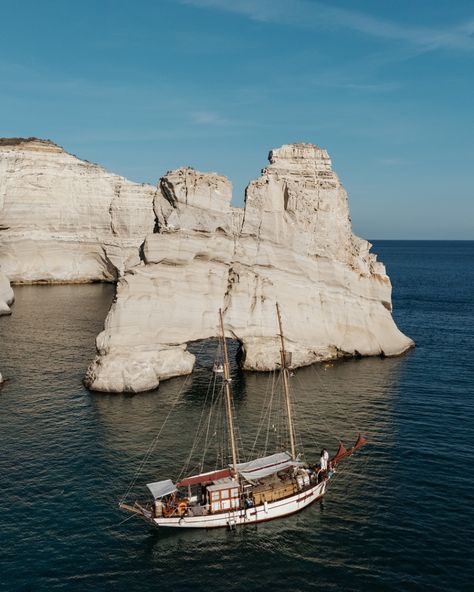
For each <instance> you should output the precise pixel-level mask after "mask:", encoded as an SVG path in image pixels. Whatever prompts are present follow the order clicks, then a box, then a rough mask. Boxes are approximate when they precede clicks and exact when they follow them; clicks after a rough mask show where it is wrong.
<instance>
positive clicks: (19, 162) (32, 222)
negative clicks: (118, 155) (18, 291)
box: [0, 138, 157, 283]
mask: <svg viewBox="0 0 474 592" xmlns="http://www.w3.org/2000/svg"><path fill="white" fill-rule="evenodd" d="M156 194H157V190H156V187H152V186H151V185H144V184H139V183H132V182H131V181H128V180H127V179H125V178H124V177H120V176H118V175H114V174H112V173H109V172H107V171H106V170H105V169H103V168H102V167H100V166H97V165H94V164H91V163H89V162H86V161H83V160H80V159H79V158H76V157H75V156H73V155H71V154H68V153H67V152H65V151H64V150H63V149H62V148H60V147H59V146H57V145H56V144H54V143H52V142H50V141H47V140H38V139H35V138H29V139H26V140H24V139H21V138H10V139H9V138H4V139H2V140H1V141H0V268H1V269H2V270H3V272H4V273H5V274H6V275H8V277H9V278H10V281H11V282H12V283H20V282H22V283H25V282H26V283H28V282H88V281H100V280H103V281H115V280H116V279H117V277H118V276H119V275H121V274H122V273H123V272H124V271H125V270H126V269H128V268H129V267H132V266H134V265H136V264H137V263H138V262H139V260H140V258H139V250H140V245H141V244H142V242H143V240H144V237H145V236H146V235H147V234H148V233H150V232H153V228H154V225H155V215H154V211H153V201H154V198H155V196H156Z"/></svg>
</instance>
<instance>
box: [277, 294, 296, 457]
mask: <svg viewBox="0 0 474 592" xmlns="http://www.w3.org/2000/svg"><path fill="white" fill-rule="evenodd" d="M276 310H277V317H278V327H279V330H280V333H279V335H280V343H281V349H280V358H281V374H282V378H283V380H282V383H283V396H284V399H285V403H286V416H287V419H288V432H289V434H290V451H291V458H292V460H296V437H295V425H294V421H293V409H292V406H291V399H290V389H289V369H288V363H287V352H286V350H285V338H284V336H283V325H282V322H281V314H280V307H279V305H278V302H277V303H276Z"/></svg>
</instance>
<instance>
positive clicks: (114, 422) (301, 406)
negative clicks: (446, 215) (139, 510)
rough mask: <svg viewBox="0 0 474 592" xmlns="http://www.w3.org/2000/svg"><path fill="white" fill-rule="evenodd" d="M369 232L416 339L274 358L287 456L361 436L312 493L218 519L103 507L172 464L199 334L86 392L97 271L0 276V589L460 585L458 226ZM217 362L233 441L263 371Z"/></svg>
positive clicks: (99, 298)
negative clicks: (282, 512)
mask: <svg viewBox="0 0 474 592" xmlns="http://www.w3.org/2000/svg"><path fill="white" fill-rule="evenodd" d="M373 242H374V247H373V251H374V252H376V253H377V254H378V255H379V259H380V260H381V261H383V262H384V263H385V264H386V266H387V270H388V273H389V275H390V278H391V280H392V284H393V315H394V318H395V320H396V322H397V324H398V326H399V327H400V329H401V330H402V331H403V332H404V333H406V334H407V335H409V336H410V337H412V338H413V339H414V340H415V341H416V348H415V349H413V350H411V351H409V352H408V353H406V354H405V355H403V356H401V357H398V358H386V359H381V358H378V357H376V358H371V359H367V358H366V359H360V360H349V361H345V362H338V363H334V364H320V365H314V366H311V367H308V368H303V369H299V370H297V371H296V372H295V373H294V376H293V377H291V385H292V392H293V393H294V397H295V400H296V401H297V413H296V415H297V425H298V427H299V433H300V437H301V441H302V442H303V444H304V452H305V455H306V457H307V458H310V459H311V458H313V459H317V458H318V453H319V451H320V449H321V448H322V447H323V446H325V447H326V448H328V449H329V451H330V452H331V453H333V452H335V451H336V449H337V447H338V445H339V442H340V441H342V442H343V443H344V444H345V445H346V446H347V447H348V446H350V445H352V444H353V443H354V442H355V440H356V439H357V437H358V434H359V433H362V434H364V435H365V436H366V437H367V439H368V441H369V443H368V444H367V445H366V446H364V447H363V448H362V449H361V450H360V451H359V452H358V453H357V454H355V455H354V456H352V457H351V458H350V459H348V460H347V461H346V462H344V463H341V465H340V468H339V470H338V472H337V473H336V475H335V476H334V478H333V479H332V480H331V481H330V485H329V488H328V492H327V495H326V496H325V498H324V501H323V502H321V503H316V504H313V505H312V506H310V507H309V508H307V509H306V510H304V511H302V512H300V513H298V514H295V515H293V516H290V517H288V518H286V519H284V520H277V521H272V522H267V523H262V524H260V525H257V526H255V525H254V526H250V527H246V528H240V529H237V530H235V531H229V530H226V529H217V530H209V531H186V530H182V531H178V532H171V531H162V530H160V529H156V528H153V527H151V526H149V525H148V524H147V523H145V522H144V521H142V520H141V519H139V518H136V517H134V516H133V515H129V514H126V513H123V512H122V511H120V510H119V509H118V507H117V504H118V501H119V500H120V499H121V497H122V496H123V495H124V493H125V492H126V491H127V489H128V487H129V485H133V488H132V492H131V495H132V499H133V496H134V495H137V496H142V497H143V496H145V497H146V493H147V491H146V488H145V484H146V483H148V482H150V481H153V480H158V479H162V478H166V477H168V476H173V475H175V474H176V471H177V467H178V468H180V469H181V468H182V467H183V466H185V465H186V461H187V458H188V453H189V450H190V448H191V447H192V445H193V442H194V439H193V438H194V436H193V434H194V432H195V428H196V426H197V425H199V423H200V422H202V420H203V417H204V419H206V417H207V416H208V414H209V408H207V407H206V405H208V395H209V390H208V389H209V386H208V385H209V376H210V374H211V364H212V359H213V355H214V347H215V343H213V342H201V343H199V344H193V351H194V353H196V355H197V358H198V361H197V368H196V371H195V372H194V373H193V374H192V375H191V376H190V377H187V378H184V377H183V378H176V379H172V380H169V381H165V382H163V383H162V384H161V385H160V387H159V389H158V390H156V391H153V392H149V393H145V394H137V395H129V394H128V395H125V394H118V395H117V394H103V393H102V394H101V393H93V392H89V391H88V390H87V389H86V388H85V387H84V386H83V385H82V378H83V376H84V372H85V370H86V368H87V365H88V363H89V362H90V360H91V359H92V358H93V356H94V353H95V342H94V340H95V337H96V335H97V334H98V333H99V332H100V331H101V329H102V327H103V322H104V319H105V316H106V314H107V311H108V309H109V306H110V304H111V302H112V300H113V297H114V286H112V285H106V284H93V285H74V286H21V287H20V286H19V287H16V288H15V297H16V302H15V304H14V306H13V314H12V315H11V316H10V317H2V318H1V319H0V370H1V372H2V374H3V375H4V377H5V378H6V379H7V381H6V383H5V384H4V386H3V387H2V389H1V390H0V590H2V591H3V590H5V591H8V592H10V591H12V592H14V591H15V592H16V591H34V592H42V591H54V590H67V591H89V590H91V591H102V590H104V591H105V590H113V591H117V592H120V591H126V592H133V591H135V590H139V591H141V590H143V591H147V592H149V591H152V590H153V591H155V590H156V591H160V592H161V591H163V592H164V591H168V590H170V591H173V592H180V591H203V592H211V591H212V592H220V591H226V592H229V591H232V590H239V591H240V590H242V591H254V590H256V591H257V590H258V591H272V592H273V591H278V590H282V591H283V590H285V591H295V592H296V591H307V590H318V591H326V590H363V591H364V592H369V591H385V590H387V591H404V592H405V591H443V592H445V591H450V590H453V591H463V590H466V591H467V590H474V550H473V545H474V510H473V509H474V495H473V488H474V468H473V466H474V445H473V441H474V405H473V402H474V387H473V385H474V304H473V296H474V241H472V242H471V241H468V242H461V241H459V242H428V241H373ZM230 345H231V350H232V352H234V350H235V344H230ZM232 377H233V383H232V384H233V390H234V398H235V411H236V416H237V421H238V423H239V430H240V431H239V437H240V438H241V439H242V441H251V440H252V439H253V438H254V436H255V434H256V431H257V430H258V426H259V425H260V424H259V421H260V418H261V412H260V410H261V408H262V406H263V404H264V403H265V401H266V400H267V397H268V388H269V387H268V384H269V379H270V377H271V375H269V374H259V373H252V372H242V371H240V370H239V369H238V367H237V366H236V364H233V366H232ZM165 420H166V421H165ZM272 427H273V426H270V427H269V426H267V429H269V430H270V431H271V429H272ZM211 431H212V430H211ZM213 435H214V434H211V435H210V436H211V437H212V436H213ZM157 436H158V438H157ZM145 455H147V462H145V463H143V466H142V462H141V461H142V460H143V458H144V456H145ZM140 468H141V470H139V469H140Z"/></svg>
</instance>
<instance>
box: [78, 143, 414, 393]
mask: <svg viewBox="0 0 474 592" xmlns="http://www.w3.org/2000/svg"><path fill="white" fill-rule="evenodd" d="M269 160H270V165H269V166H268V167H267V168H265V169H264V170H263V171H262V175H261V177H260V178H259V179H257V180H255V181H252V182H251V183H250V185H249V186H248V188H247V192H246V202H245V208H244V210H238V209H235V208H232V207H231V206H230V200H231V185H230V183H229V181H228V180H227V179H225V177H222V176H220V175H217V174H214V173H200V172H198V171H194V170H193V169H189V168H187V169H178V170H177V171H172V172H170V173H168V174H167V175H165V176H164V177H163V178H162V179H161V180H160V183H159V186H158V193H157V195H156V196H155V199H154V209H155V216H156V221H155V224H154V230H155V232H154V233H151V232H150V233H149V234H148V235H147V237H146V241H145V244H144V245H143V248H142V250H141V256H142V263H141V264H140V265H138V266H136V267H134V268H131V269H129V270H128V271H127V272H126V273H125V275H124V276H123V277H121V278H120V279H119V281H118V286H117V297H116V300H115V302H114V304H113V305H112V308H111V310H110V312H109V315H108V317H107V319H106V322H105V328H104V331H103V332H102V333H101V334H100V335H99V336H98V338H97V349H98V355H97V357H96V358H95V360H94V361H93V362H92V364H91V365H90V367H89V369H88V372H87V375H86V379H85V382H86V384H87V385H88V386H89V387H90V388H92V389H95V390H103V391H132V392H138V391H144V390H148V389H152V388H155V387H156V386H157V385H158V384H159V381H160V380H161V379H164V378H169V377H171V376H176V375H180V374H186V373H189V372H190V371H191V370H192V367H193V363H194V357H193V356H192V355H191V354H190V353H189V352H187V351H186V343H187V342H189V341H193V340H197V339H203V338H208V337H212V336H216V335H217V334H218V310H219V308H222V309H223V310H224V313H225V324H226V331H227V336H229V337H233V338H235V339H238V340H239V341H240V342H241V344H242V349H243V365H244V367H245V368H248V369H254V370H270V369H273V368H275V367H276V366H277V365H278V364H279V358H280V355H279V342H278V338H277V332H278V330H277V320H276V312H275V303H276V302H277V301H278V302H279V304H280V307H281V310H282V317H283V324H284V330H285V335H286V338H287V347H288V349H289V350H291V351H292V352H293V365H294V366H302V365H306V364H311V363H313V362H315V361H319V360H328V359H335V358H339V357H345V356H358V355H386V356H392V355H398V354H400V353H402V352H403V351H405V350H406V349H408V348H410V347H411V346H412V345H413V342H412V340H411V339H409V338H408V337H406V336H405V335H403V334H402V333H401V332H400V331H399V330H398V329H397V327H396V325H395V323H394V321H393V319H392V316H391V284H390V280H389V278H388V276H387V275H386V273H385V268H384V266H383V264H382V263H380V262H377V260H376V256H375V255H373V254H371V253H370V252H369V250H370V244H369V243H368V242H367V241H365V240H362V239H360V238H358V237H356V236H354V235H353V234H352V230H351V224H350V218H349V210H348V203H347V194H346V192H345V190H344V188H343V187H342V185H341V183H340V181H339V179H338V177H337V175H336V174H335V173H334V171H333V170H332V167H331V161H330V159H329V156H328V154H327V152H326V151H325V150H321V149H319V148H317V147H316V146H313V145H311V144H291V145H285V146H282V147H281V148H279V149H277V150H273V151H271V152H270V156H269Z"/></svg>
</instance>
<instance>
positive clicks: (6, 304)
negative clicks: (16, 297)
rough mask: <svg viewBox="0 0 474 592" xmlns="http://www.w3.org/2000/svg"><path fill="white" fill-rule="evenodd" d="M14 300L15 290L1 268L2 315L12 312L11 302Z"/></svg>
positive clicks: (0, 314) (0, 312) (0, 310)
mask: <svg viewBox="0 0 474 592" xmlns="http://www.w3.org/2000/svg"><path fill="white" fill-rule="evenodd" d="M12 302H13V290H12V289H11V287H10V282H9V281H8V278H7V276H6V275H5V274H4V273H2V270H1V269H0V316H2V315H7V314H10V313H11V310H10V304H12Z"/></svg>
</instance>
